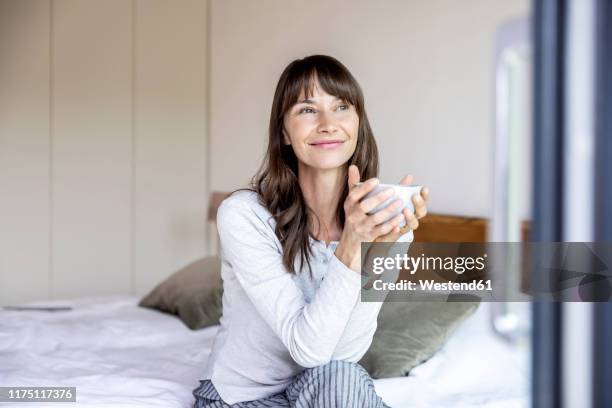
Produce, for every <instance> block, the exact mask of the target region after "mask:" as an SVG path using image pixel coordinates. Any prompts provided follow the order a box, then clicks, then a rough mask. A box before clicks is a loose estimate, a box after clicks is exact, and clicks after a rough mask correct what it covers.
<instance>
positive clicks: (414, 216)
mask: <svg viewBox="0 0 612 408" xmlns="http://www.w3.org/2000/svg"><path fill="white" fill-rule="evenodd" d="M412 179H413V177H412V176H411V175H407V176H404V178H402V181H400V184H402V185H410V184H411V183H412ZM428 198H429V189H428V188H427V187H423V188H422V189H421V193H420V194H414V195H413V196H412V202H413V203H414V213H412V212H411V211H410V210H408V209H407V208H404V209H403V211H402V212H403V214H404V217H405V218H406V225H405V226H403V227H395V228H394V229H393V231H391V232H390V233H388V234H386V235H381V236H379V237H378V238H376V239H375V240H374V241H375V242H395V241H397V240H398V239H399V237H401V236H402V235H404V234H405V233H407V232H408V231H409V230H415V229H417V228H419V219H421V218H423V217H424V216H425V215H427V200H428Z"/></svg>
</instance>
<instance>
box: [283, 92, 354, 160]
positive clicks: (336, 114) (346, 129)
mask: <svg viewBox="0 0 612 408" xmlns="http://www.w3.org/2000/svg"><path fill="white" fill-rule="evenodd" d="M283 125H284V126H283V143H284V144H291V146H292V147H293V151H294V152H295V155H296V157H297V158H298V161H299V165H300V167H303V166H307V167H311V168H313V169H319V170H329V169H334V168H340V167H342V166H344V164H346V163H347V162H348V160H349V159H350V158H351V156H352V155H353V153H354V152H355V147H356V146H357V136H358V133H359V132H358V129H359V116H358V115H357V112H356V110H355V107H354V106H352V105H351V104H350V103H348V102H344V101H342V100H340V99H338V98H337V97H335V96H333V95H330V94H328V93H327V92H325V91H323V90H322V89H321V87H320V86H319V84H318V83H316V85H315V87H314V89H313V95H311V97H310V98H308V99H306V97H305V96H304V92H303V91H302V94H301V95H300V97H299V98H298V102H297V103H296V104H295V105H293V107H291V108H290V109H289V111H287V113H285V116H284V120H283Z"/></svg>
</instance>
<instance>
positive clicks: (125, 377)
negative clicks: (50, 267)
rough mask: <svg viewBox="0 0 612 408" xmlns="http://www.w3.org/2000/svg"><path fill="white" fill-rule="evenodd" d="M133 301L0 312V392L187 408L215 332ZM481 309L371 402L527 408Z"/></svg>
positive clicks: (398, 406)
mask: <svg viewBox="0 0 612 408" xmlns="http://www.w3.org/2000/svg"><path fill="white" fill-rule="evenodd" d="M138 300H139V298H138V297H136V296H115V297H84V298H80V299H74V300H65V301H62V300H56V301H46V302H38V303H35V304H33V303H30V304H29V305H37V306H49V305H51V306H69V307H71V308H72V309H71V310H64V311H55V312H48V311H14V310H2V311H0V385H2V386H20V387H23V386H73V387H76V388H77V404H76V405H77V406H79V407H166V408H169V407H191V406H192V405H193V401H194V398H193V396H192V394H191V391H192V389H193V388H195V387H196V386H197V385H198V380H199V378H200V374H201V373H202V371H203V368H204V365H205V363H206V360H207V358H208V355H209V352H210V350H211V346H212V342H213V338H214V336H215V333H216V331H217V327H218V326H212V327H208V328H205V329H202V330H196V331H192V330H190V329H188V328H187V327H186V326H185V325H184V324H183V323H182V322H181V321H180V320H179V319H178V318H177V317H176V316H174V315H169V314H166V313H162V312H159V311H156V310H152V309H147V308H142V307H139V306H137V303H138ZM489 307H490V305H489V304H486V303H483V304H481V306H480V307H479V308H478V310H477V311H476V313H474V314H473V315H472V316H470V317H469V318H468V319H467V320H466V321H464V322H463V323H462V324H461V326H460V327H459V328H458V329H457V331H456V332H455V333H454V334H453V336H451V338H450V340H449V341H448V342H447V343H446V345H445V346H444V347H443V348H442V350H440V351H439V352H438V353H436V355H435V356H434V357H432V358H431V359H430V360H428V361H427V362H425V363H423V364H421V365H420V366H418V367H416V368H415V369H413V370H412V372H411V374H410V375H409V376H407V377H401V378H389V379H380V380H375V386H376V390H377V392H378V393H379V395H380V396H381V397H382V398H383V399H384V400H385V402H387V403H388V404H389V405H390V406H392V407H394V408H403V407H482V406H485V407H512V408H515V407H523V406H528V364H527V363H528V362H527V360H526V358H525V355H524V354H525V353H520V352H518V351H517V349H516V348H515V347H512V346H510V345H509V344H506V343H505V342H504V341H502V340H501V339H500V338H499V337H498V336H496V335H495V334H494V333H493V332H492V331H491V330H490V328H489V323H488V322H489V319H488V313H489ZM50 405H51V406H53V407H61V406H74V405H75V404H74V403H53V404H50ZM0 406H9V405H6V404H0ZM18 406H19V407H26V406H32V407H40V406H44V405H43V404H41V403H20V404H18Z"/></svg>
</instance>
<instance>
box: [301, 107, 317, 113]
mask: <svg viewBox="0 0 612 408" xmlns="http://www.w3.org/2000/svg"><path fill="white" fill-rule="evenodd" d="M298 113H314V109H312V108H302V109H300V110H299V111H298Z"/></svg>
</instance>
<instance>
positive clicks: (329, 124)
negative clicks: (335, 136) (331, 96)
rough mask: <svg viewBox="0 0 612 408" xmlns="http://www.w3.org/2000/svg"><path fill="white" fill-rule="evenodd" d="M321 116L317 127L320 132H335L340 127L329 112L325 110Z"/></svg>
mask: <svg viewBox="0 0 612 408" xmlns="http://www.w3.org/2000/svg"><path fill="white" fill-rule="evenodd" d="M319 118H320V119H319V126H318V128H317V131H318V132H319V133H333V132H335V131H336V130H337V129H338V128H337V126H336V124H335V123H334V121H333V118H332V117H331V116H330V115H329V113H325V112H323V113H321V115H320V116H319Z"/></svg>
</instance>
